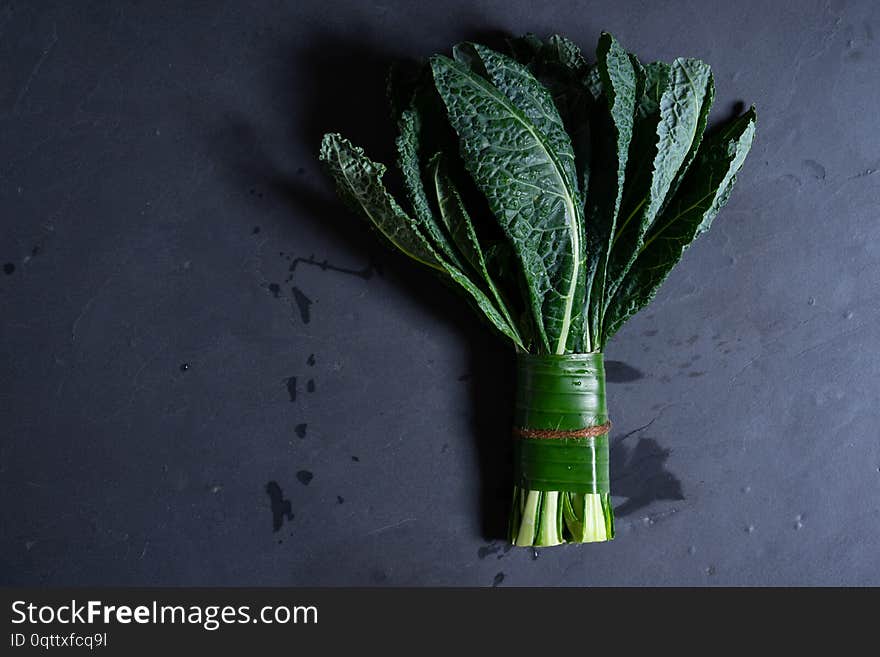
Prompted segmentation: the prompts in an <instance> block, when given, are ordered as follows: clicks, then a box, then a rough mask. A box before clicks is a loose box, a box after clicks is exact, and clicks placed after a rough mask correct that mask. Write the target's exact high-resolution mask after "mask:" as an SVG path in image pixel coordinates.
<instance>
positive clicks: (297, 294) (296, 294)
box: [290, 285, 312, 324]
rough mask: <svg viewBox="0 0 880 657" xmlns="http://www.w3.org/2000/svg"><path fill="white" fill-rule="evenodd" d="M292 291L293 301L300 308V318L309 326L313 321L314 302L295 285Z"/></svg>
mask: <svg viewBox="0 0 880 657" xmlns="http://www.w3.org/2000/svg"><path fill="white" fill-rule="evenodd" d="M290 291H291V292H293V300H294V301H295V302H296V305H297V307H298V308H299V316H300V317H301V318H302V321H303V324H308V323H309V322H310V321H311V319H312V317H311V310H310V307H311V305H312V300H311V299H309V298H308V297H307V296H306V295H305V294H303V292H302V290H300V289H299V288H298V287H296V286H295V285H294V286H293V287H292V288H291V290H290Z"/></svg>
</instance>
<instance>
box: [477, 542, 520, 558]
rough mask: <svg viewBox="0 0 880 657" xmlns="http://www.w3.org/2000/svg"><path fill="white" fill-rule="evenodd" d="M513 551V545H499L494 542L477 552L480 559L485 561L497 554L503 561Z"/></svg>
mask: <svg viewBox="0 0 880 657" xmlns="http://www.w3.org/2000/svg"><path fill="white" fill-rule="evenodd" d="M512 549H513V545H512V544H511V543H507V542H505V543H503V544H500V545H499V544H498V543H497V542H495V541H492V542H491V543H489V544H488V545H484V546H483V547H481V548H480V549H479V550H477V556H478V557H479V558H480V559H485V558H486V557H488V556H489V555H491V554H495V555H497V556H498V558H499V559H503V558H504V557H505V556H507V553H508V552H510V551H511V550H512Z"/></svg>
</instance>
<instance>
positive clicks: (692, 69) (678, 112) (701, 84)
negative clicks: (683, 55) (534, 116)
mask: <svg viewBox="0 0 880 657" xmlns="http://www.w3.org/2000/svg"><path fill="white" fill-rule="evenodd" d="M651 71H652V67H651V66H649V67H646V73H647V74H648V81H647V84H646V87H645V93H644V94H643V96H642V99H640V102H639V113H640V114H641V113H642V112H643V111H648V110H646V107H650V104H651V100H652V98H653V93H656V91H660V92H661V93H660V101H659V104H658V108H657V112H656V114H652V115H649V116H646V117H645V118H644V119H642V120H641V121H639V123H638V125H637V128H636V133H637V134H636V138H635V139H634V147H636V148H643V147H644V143H645V141H646V140H645V139H644V138H643V135H644V134H646V133H648V132H650V133H651V135H652V137H651V139H650V141H652V142H653V143H654V145H653V146H652V148H651V150H650V151H648V152H645V151H643V150H640V151H636V152H635V153H633V155H634V156H635V158H634V159H636V160H637V161H638V162H639V163H640V164H641V161H643V160H645V159H646V158H647V159H648V160H649V161H650V162H651V166H650V168H649V167H647V166H645V165H643V164H641V166H639V165H636V166H635V167H633V171H634V175H632V176H629V180H628V181H627V186H628V189H627V191H626V195H625V197H624V202H623V203H622V204H621V212H620V221H619V222H618V225H617V226H616V227H615V235H614V239H613V240H612V248H611V255H610V257H609V262H608V275H607V281H606V287H605V299H606V303H607V302H608V301H610V299H611V297H612V296H613V295H614V293H615V292H616V290H617V287H618V286H619V285H620V284H621V282H622V281H623V278H624V276H625V275H626V273H627V272H628V271H629V269H630V267H631V266H632V264H633V262H634V261H635V258H636V256H637V255H638V253H639V250H640V249H641V246H642V243H643V240H644V237H645V234H646V233H647V232H648V230H649V229H650V228H651V226H652V224H653V223H654V220H655V218H656V216H657V213H658V212H659V211H660V209H661V207H662V206H663V203H664V201H665V199H666V197H667V194H668V193H669V190H670V187H671V186H672V184H673V181H674V180H675V179H676V176H677V175H678V172H679V171H680V170H681V167H682V165H683V164H684V162H685V160H686V159H687V157H688V154H689V153H690V151H691V146H692V145H693V143H694V140H695V139H697V138H698V137H697V130H698V129H699V127H700V119H701V108H702V106H703V103H704V100H705V98H706V87H707V84H708V81H709V76H710V72H709V67H708V66H707V65H706V64H704V63H703V62H701V61H699V60H696V59H676V60H675V61H674V62H673V63H672V66H671V67H670V68H669V74H668V77H667V78H666V82H665V85H664V84H663V76H662V71H663V67H662V66H658V67H657V68H656V71H657V72H658V73H660V74H659V75H657V76H656V79H655V81H654V83H653V84H652V79H651ZM661 89H662V91H661ZM655 117H656V118H655Z"/></svg>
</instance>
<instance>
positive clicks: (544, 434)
mask: <svg viewBox="0 0 880 657" xmlns="http://www.w3.org/2000/svg"><path fill="white" fill-rule="evenodd" d="M609 431H611V420H609V421H608V422H606V423H605V424H599V425H597V426H595V427H585V428H583V429H574V430H571V431H561V430H559V429H523V428H520V427H514V428H513V435H514V436H516V437H517V438H550V439H553V438H597V437H599V436H604V435H605V434H606V433H608V432H609Z"/></svg>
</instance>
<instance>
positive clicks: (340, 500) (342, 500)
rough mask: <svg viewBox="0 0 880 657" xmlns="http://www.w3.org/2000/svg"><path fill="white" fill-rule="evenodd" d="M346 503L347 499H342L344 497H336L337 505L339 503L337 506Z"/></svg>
mask: <svg viewBox="0 0 880 657" xmlns="http://www.w3.org/2000/svg"><path fill="white" fill-rule="evenodd" d="M344 502H345V498H344V497H342V495H337V496H336V503H337V504H342V503H344Z"/></svg>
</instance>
